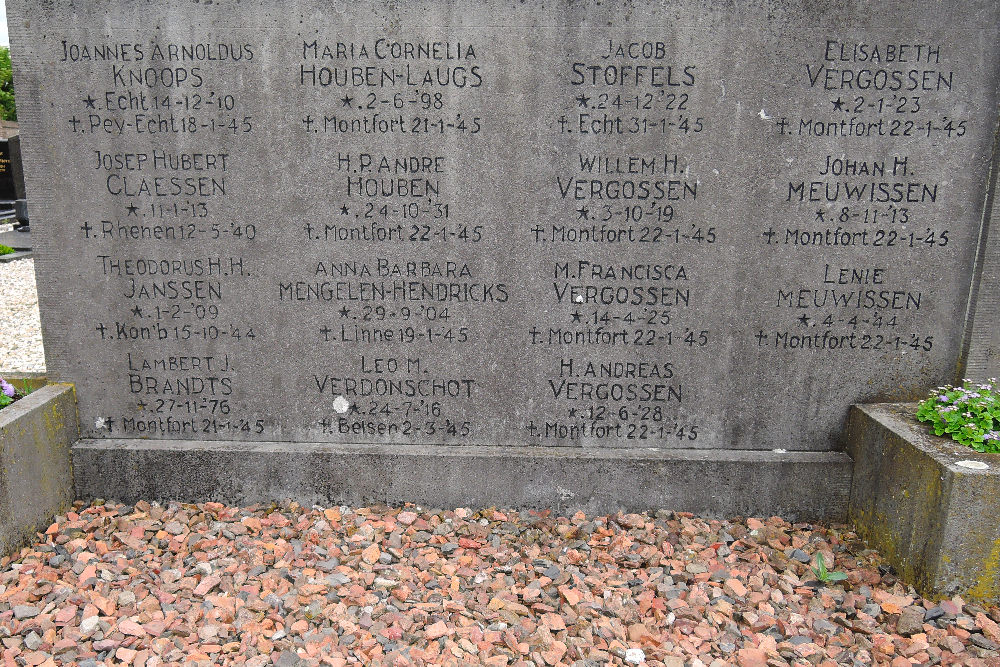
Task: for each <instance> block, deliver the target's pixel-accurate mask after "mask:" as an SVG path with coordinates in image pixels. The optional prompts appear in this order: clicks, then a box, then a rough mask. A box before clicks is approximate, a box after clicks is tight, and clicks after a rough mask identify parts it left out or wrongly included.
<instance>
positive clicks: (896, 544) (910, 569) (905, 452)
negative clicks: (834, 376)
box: [847, 405, 943, 588]
mask: <svg viewBox="0 0 1000 667" xmlns="http://www.w3.org/2000/svg"><path fill="white" fill-rule="evenodd" d="M882 407H883V406H870V405H864V406H854V407H853V408H852V409H851V413H850V417H849V419H848V426H847V443H848V444H847V453H848V455H849V456H850V457H851V458H852V459H854V462H855V464H854V479H853V483H852V486H851V499H850V506H849V519H850V521H851V522H852V523H854V525H855V526H856V528H857V531H858V534H859V535H860V536H861V537H862V539H864V540H865V541H866V542H868V544H869V545H870V546H872V547H874V548H875V549H878V551H879V552H880V553H881V554H882V555H883V556H884V557H885V558H886V559H887V560H888V561H889V562H890V563H892V566H893V567H894V568H896V571H897V572H898V573H899V574H900V576H902V577H903V579H905V580H906V581H908V582H911V583H913V584H914V586H917V587H919V586H918V584H917V583H915V582H920V586H923V587H924V588H927V587H928V586H929V585H930V584H931V582H932V581H933V580H934V577H935V574H936V572H935V564H936V563H937V558H936V553H937V552H938V550H939V548H940V542H941V534H942V523H941V522H942V516H941V504H942V502H943V489H942V482H941V475H940V470H939V468H938V465H937V463H936V462H935V461H934V459H933V458H932V457H931V456H929V455H928V454H927V453H926V452H922V451H920V450H919V449H918V448H916V447H913V446H912V445H911V444H910V443H909V441H908V440H907V439H906V438H905V437H904V436H903V435H901V434H900V433H899V431H898V430H897V429H894V428H893V427H892V425H891V424H890V423H887V420H886V417H889V416H890V414H889V413H887V411H884V410H882V409H881V408H882Z"/></svg>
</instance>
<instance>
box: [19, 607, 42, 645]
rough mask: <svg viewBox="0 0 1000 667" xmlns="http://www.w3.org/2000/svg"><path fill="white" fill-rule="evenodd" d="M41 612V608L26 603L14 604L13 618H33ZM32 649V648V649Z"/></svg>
mask: <svg viewBox="0 0 1000 667" xmlns="http://www.w3.org/2000/svg"><path fill="white" fill-rule="evenodd" d="M40 613H42V610H41V609H39V608H38V607H32V606H31V605H27V604H19V605H14V618H16V619H17V620H19V621H21V620H24V619H26V618H34V617H35V616H38V615H39V614H40ZM32 650H34V649H32Z"/></svg>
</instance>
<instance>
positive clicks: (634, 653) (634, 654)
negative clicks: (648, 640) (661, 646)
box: [625, 648, 646, 665]
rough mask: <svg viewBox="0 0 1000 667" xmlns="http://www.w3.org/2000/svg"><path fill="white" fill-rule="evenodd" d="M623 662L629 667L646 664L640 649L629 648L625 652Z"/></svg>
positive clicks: (644, 656)
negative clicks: (629, 666) (630, 666)
mask: <svg viewBox="0 0 1000 667" xmlns="http://www.w3.org/2000/svg"><path fill="white" fill-rule="evenodd" d="M625 662H627V663H628V664H630V665H641V664H642V663H644V662H646V654H645V653H643V652H642V649H641V648H630V649H629V650H627V651H625Z"/></svg>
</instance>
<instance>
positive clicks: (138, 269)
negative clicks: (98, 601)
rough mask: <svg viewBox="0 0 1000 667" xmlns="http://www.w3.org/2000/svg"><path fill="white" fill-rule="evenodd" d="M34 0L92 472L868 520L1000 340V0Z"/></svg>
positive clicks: (26, 101)
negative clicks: (914, 416) (877, 455)
mask: <svg viewBox="0 0 1000 667" xmlns="http://www.w3.org/2000/svg"><path fill="white" fill-rule="evenodd" d="M8 5H9V6H8V12H9V14H10V19H11V20H10V25H11V38H12V51H13V56H14V58H13V60H14V67H15V82H16V85H17V91H18V116H19V118H20V119H21V137H22V140H23V150H24V173H25V179H26V184H27V191H28V197H29V201H30V214H31V219H32V220H33V221H38V222H39V224H38V227H37V231H36V232H35V236H36V237H37V238H36V240H35V256H36V271H37V276H38V289H39V304H40V308H41V315H42V326H43V333H44V339H45V346H46V359H47V365H48V369H49V375H50V378H51V379H53V380H60V381H69V382H73V383H74V384H75V385H76V391H77V397H78V401H79V418H80V428H81V436H82V440H81V441H80V443H78V444H77V446H76V448H75V450H74V461H75V476H76V485H77V492H78V494H79V495H81V496H84V497H88V496H100V497H119V498H137V497H152V496H172V497H188V498H196V497H197V498H205V497H209V496H210V497H213V498H219V499H226V500H230V501H245V500H251V499H259V498H267V497H274V496H278V497H283V496H292V497H297V498H305V499H307V500H308V499H311V500H313V501H314V502H319V501H324V502H331V501H353V502H362V501H363V502H370V501H374V500H382V501H388V502H401V501H406V500H413V501H417V502H424V503H435V504H448V503H457V504H494V503H495V504H500V505H504V504H518V505H549V506H553V505H556V506H560V507H566V508H570V507H582V508H589V509H597V508H600V509H608V508H615V507H629V508H641V507H652V506H670V507H673V508H677V509H692V510H695V511H703V512H719V513H729V514H734V513H765V512H767V513H769V512H783V513H785V514H786V515H789V516H840V515H842V513H843V509H844V503H845V501H846V497H847V491H848V487H849V483H850V462H849V460H848V459H847V457H846V456H845V455H844V454H842V453H840V452H839V450H840V449H841V442H840V439H841V435H842V432H843V428H844V423H845V420H846V417H847V411H848V407H849V406H850V405H851V404H853V403H859V402H866V401H886V400H910V399H914V398H917V397H921V396H923V395H924V394H925V393H926V391H927V390H928V389H929V388H931V387H933V386H935V385H938V384H941V383H944V382H949V381H954V380H955V379H956V378H957V377H958V376H960V375H961V374H962V373H963V371H964V370H965V368H966V363H967V361H968V360H970V359H974V360H975V368H976V371H977V372H981V373H982V374H983V375H985V374H987V373H990V372H992V373H996V372H997V371H996V369H997V364H998V362H997V356H996V355H997V349H996V333H995V332H996V331H997V328H998V325H1000V321H998V310H997V308H996V302H997V296H996V290H995V288H987V287H984V286H982V285H981V284H980V279H981V276H982V272H983V266H990V265H991V264H990V262H994V263H995V261H996V257H997V256H998V250H997V245H998V242H997V233H996V231H995V230H994V231H992V232H990V227H989V210H988V208H989V207H988V204H989V203H991V202H992V196H991V194H990V193H991V192H992V189H993V183H992V181H991V166H992V165H994V164H995V159H996V158H995V145H994V137H995V133H996V131H997V102H998V95H997V91H998V85H997V84H998V66H997V63H998V59H997V49H998V46H997V45H998V43H1000V31H998V25H1000V9H998V6H997V4H996V3H994V2H986V1H985V0H977V1H970V2H962V3H959V4H957V5H955V6H949V7H948V8H947V11H945V10H943V9H942V7H941V5H938V4H932V3H921V2H908V1H905V0H899V1H895V2H891V3H880V2H861V3H855V4H853V5H851V6H850V8H849V9H848V8H846V7H844V6H843V5H842V4H841V3H835V2H832V1H822V0H820V1H803V2H792V3H771V4H767V5H766V6H764V7H762V6H758V5H757V4H756V3H750V2H734V3H704V2H694V1H693V0H692V1H686V0H678V1H676V2H666V3H644V2H638V3H624V2H621V3H619V2H611V3H596V2H559V3H540V2H502V1H494V0H482V1H477V2H461V3H459V2H400V3H389V2H367V1H366V2H354V3H325V2H318V1H316V0H295V1H292V2H287V1H283V2H277V1H276V0H251V1H249V2H248V1H244V2H240V3H232V2H225V1H218V0H217V1H216V2H214V3H212V2H201V3H199V2H186V1H181V0H173V1H169V2H162V3H156V4H145V3H128V2H126V3H120V2H119V3H110V4H107V3H98V2H93V1H90V2H80V1H75V2H69V1H68V0H52V1H50V2H45V3H38V2H34V1H33V0H10V1H9V3H8Z"/></svg>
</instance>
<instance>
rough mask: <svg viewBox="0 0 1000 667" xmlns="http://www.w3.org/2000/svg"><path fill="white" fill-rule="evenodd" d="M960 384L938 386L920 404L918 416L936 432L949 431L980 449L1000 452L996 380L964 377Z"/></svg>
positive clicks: (969, 444) (999, 409)
mask: <svg viewBox="0 0 1000 667" xmlns="http://www.w3.org/2000/svg"><path fill="white" fill-rule="evenodd" d="M963 382H964V384H963V385H962V386H961V387H952V386H951V385H946V386H944V387H938V388H937V390H936V391H935V392H934V393H933V394H932V395H931V397H930V398H928V399H927V400H925V401H924V402H922V403H921V404H920V407H919V408H918V409H917V419H919V420H920V421H922V422H930V425H931V429H932V430H933V431H934V434H935V435H949V436H951V438H952V439H953V440H955V441H957V442H959V443H961V444H963V445H965V446H966V447H971V448H973V449H975V450H976V451H978V452H996V453H1000V394H998V389H1000V388H998V387H997V380H996V378H992V379H990V380H987V381H986V382H985V383H982V384H980V383H976V382H973V381H971V380H964V381H963Z"/></svg>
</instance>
